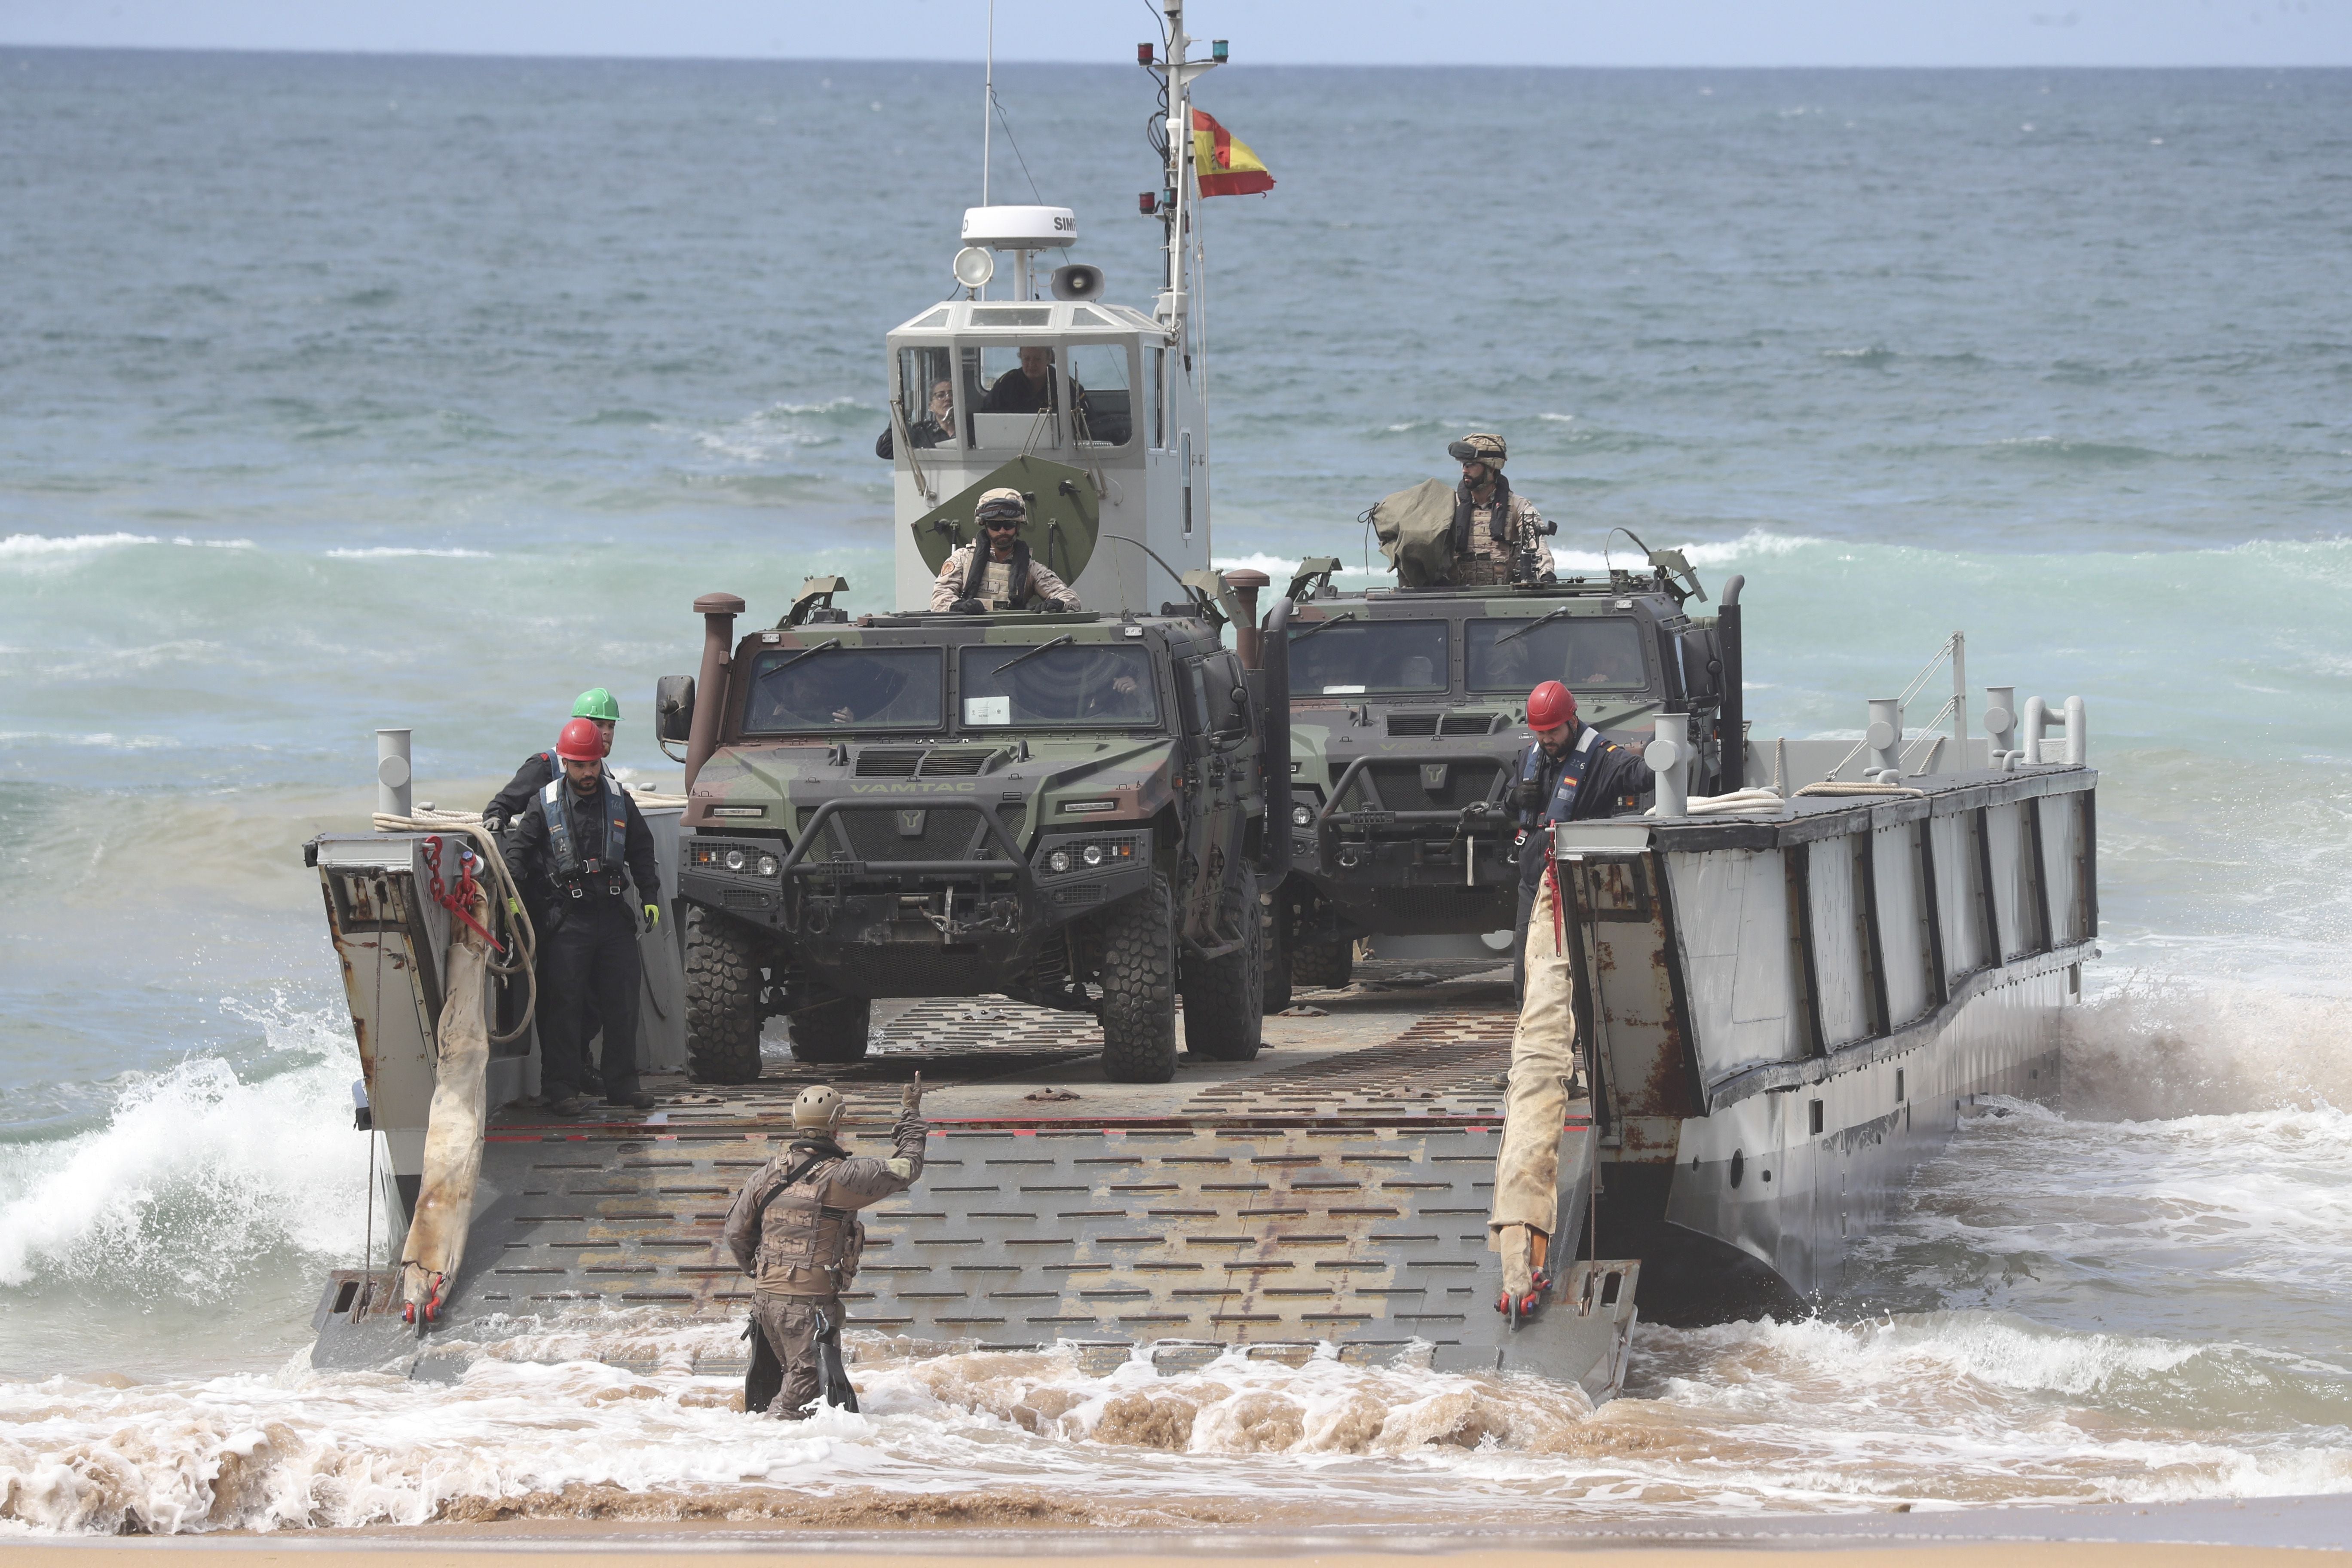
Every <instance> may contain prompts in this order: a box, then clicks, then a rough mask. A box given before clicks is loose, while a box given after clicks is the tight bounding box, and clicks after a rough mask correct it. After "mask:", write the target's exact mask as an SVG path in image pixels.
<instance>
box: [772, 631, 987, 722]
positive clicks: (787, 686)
mask: <svg viewBox="0 0 2352 1568" xmlns="http://www.w3.org/2000/svg"><path fill="white" fill-rule="evenodd" d="M940 674H941V668H940V654H939V650H938V649H937V648H928V647H840V646H835V647H824V645H823V643H822V642H821V641H820V642H817V643H812V644H811V645H810V646H809V647H805V648H789V647H780V648H770V649H767V650H765V651H764V652H762V653H761V655H760V657H759V658H757V659H755V660H753V661H752V665H751V679H750V681H748V682H747V683H746V684H747V686H748V687H749V690H748V692H747V693H746V694H745V697H744V700H743V732H744V733H745V734H747V735H772V734H778V733H789V732H792V731H806V730H824V731H840V730H936V729H938V728H939V727H940V720H941V719H942V718H943V717H944V716H945V715H944V714H943V712H942V711H941V710H942V708H943V706H944V702H945V697H944V694H943V692H942V691H941V689H940V688H941V685H942V681H941V679H940Z"/></svg>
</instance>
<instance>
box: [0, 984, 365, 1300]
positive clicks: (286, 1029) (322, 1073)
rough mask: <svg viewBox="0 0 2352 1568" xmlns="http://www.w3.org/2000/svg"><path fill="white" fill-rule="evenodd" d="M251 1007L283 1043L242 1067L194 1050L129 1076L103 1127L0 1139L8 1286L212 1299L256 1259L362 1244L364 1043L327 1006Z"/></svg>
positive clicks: (0, 1264)
mask: <svg viewBox="0 0 2352 1568" xmlns="http://www.w3.org/2000/svg"><path fill="white" fill-rule="evenodd" d="M231 1010H232V1011H235V1010H236V1009H234V1008H232V1009H231ZM247 1017H248V1021H251V1022H256V1023H258V1024H260V1025H261V1026H263V1029H264V1031H265V1035H266V1037H268V1039H269V1041H270V1042H271V1045H272V1047H274V1048H273V1049H271V1050H270V1051H269V1052H268V1054H267V1055H266V1056H265V1057H264V1058H262V1059H261V1061H260V1062H259V1063H258V1064H257V1066H255V1067H250V1068H247V1069H246V1071H245V1072H244V1073H243V1074H242V1075H240V1073H239V1072H238V1071H237V1070H236V1069H235V1068H231V1067H230V1065H229V1064H228V1063H227V1062H226V1061H223V1060H220V1059H218V1058H211V1057H195V1058H189V1059H187V1060H185V1061H184V1062H182V1063H180V1064H178V1065H177V1066H175V1067H173V1068H169V1069H167V1070H165V1071H163V1072H159V1073H155V1074H152V1075H143V1076H140V1077H136V1078H134V1079H131V1082H130V1083H129V1085H128V1087H127V1088H126V1089H124V1091H123V1093H122V1094H121V1097H120V1099H119V1100H117V1101H116V1103H115V1106H114V1109H113V1111H112V1113H111V1114H110V1117H109V1118H108V1121H107V1123H106V1125H105V1126H103V1127H100V1128H96V1129H93V1130H91V1131H86V1132H81V1133H78V1134H75V1135H73V1136H71V1137H68V1138H65V1139H61V1140H50V1141H42V1142H25V1143H14V1144H8V1145H5V1146H0V1285H6V1286H22V1285H26V1284H27V1283H33V1282H44V1283H46V1282H52V1281H58V1280H74V1281H79V1282H82V1283H85V1284H87V1285H89V1287H91V1288H94V1289H103V1290H107V1291H110V1292H120V1291H124V1290H128V1291H131V1292H132V1293H134V1294H139V1295H155V1296H166V1295H168V1296H170V1297H172V1298H173V1299H175V1300H189V1299H192V1298H193V1299H194V1300H217V1299H219V1298H220V1297H221V1296H222V1295H223V1293H224V1292H226V1290H228V1289H230V1288H231V1287H232V1286H233V1285H234V1283H235V1280H236V1276H237V1275H238V1274H239V1273H240V1271H241V1270H242V1269H244V1268H246V1267H247V1266H248V1265H250V1264H251V1263H253V1262H255V1261H256V1260H258V1259H262V1258H268V1257H273V1256H276V1255H279V1254H281V1253H284V1252H286V1251H289V1250H291V1251H293V1252H296V1253H300V1254H308V1255H317V1256H326V1255H330V1254H332V1255H338V1256H340V1255H345V1254H352V1255H355V1254H356V1253H357V1251H358V1249H359V1246H360V1240H361V1232H362V1226H363V1225H364V1214H365V1210H364V1195H363V1194H364V1187H365V1181H364V1172H365V1169H366V1161H367V1151H366V1147H365V1141H364V1140H361V1139H354V1138H353V1137H352V1135H351V1131H350V1114H349V1105H350V1100H349V1089H348V1085H349V1084H350V1082H351V1080H352V1079H353V1078H354V1077H355V1076H357V1072H358V1057H357V1053H356V1051H355V1050H354V1048H353V1047H352V1045H351V1044H350V1042H349V1038H348V1036H347V1034H345V1033H343V1032H342V1031H341V1028H340V1027H339V1025H338V1024H337V1023H336V1022H335V1021H333V1020H331V1019H330V1018H329V1017H328V1016H326V1015H324V1014H315V1015H306V1014H300V1013H295V1012H290V1011H284V1010H280V1011H278V1012H275V1013H271V1014H267V1015H263V1014H252V1013H250V1012H248V1013H247Z"/></svg>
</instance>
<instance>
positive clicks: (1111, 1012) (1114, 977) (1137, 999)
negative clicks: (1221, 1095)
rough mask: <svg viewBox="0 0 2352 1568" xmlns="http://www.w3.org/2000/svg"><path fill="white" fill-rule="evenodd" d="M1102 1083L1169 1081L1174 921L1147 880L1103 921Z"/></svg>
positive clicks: (1158, 884)
mask: <svg viewBox="0 0 2352 1568" xmlns="http://www.w3.org/2000/svg"><path fill="white" fill-rule="evenodd" d="M1102 993H1103V996H1102V1032H1103V1076H1104V1077H1105V1078H1108V1079H1110V1081H1111V1082H1113V1083H1166V1082H1167V1081H1168V1080H1169V1079H1171V1078H1174V1077H1175V1076H1176V921H1175V915H1174V911H1173V910H1171V907H1170V902H1169V897H1168V882H1167V879H1165V878H1162V877H1154V878H1152V879H1151V886H1150V887H1149V888H1146V889H1144V890H1143V891H1141V892H1139V893H1136V894H1132V895H1130V896H1129V897H1128V898H1124V899H1121V900H1119V901H1118V903H1116V904H1113V905H1112V906H1111V907H1110V908H1109V910H1107V911H1105V913H1104V916H1103V957H1102Z"/></svg>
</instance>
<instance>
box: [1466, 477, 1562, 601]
mask: <svg viewBox="0 0 2352 1568" xmlns="http://www.w3.org/2000/svg"><path fill="white" fill-rule="evenodd" d="M1506 500H1507V502H1508V504H1509V507H1510V517H1509V521H1508V523H1507V526H1506V528H1505V532H1506V534H1507V537H1506V538H1504V539H1501V540H1497V539H1496V537H1495V536H1494V532H1493V526H1494V521H1495V509H1494V508H1493V507H1492V506H1491V505H1489V506H1475V505H1474V506H1473V507H1472V508H1471V509H1470V553H1469V554H1467V555H1460V556H1456V557H1455V558H1454V581H1455V582H1456V583H1459V584H1462V585H1463V586H1464V587H1466V588H1484V587H1490V586H1492V585H1494V584H1497V583H1507V582H1509V581H1511V569H1512V563H1513V562H1514V561H1515V560H1516V559H1517V556H1518V545H1519V540H1520V539H1521V538H1522V537H1524V535H1523V533H1522V531H1523V530H1526V529H1531V528H1534V527H1536V526H1537V525H1538V524H1540V523H1541V522H1542V521H1543V514H1542V513H1541V512H1539V511H1538V510H1536V503H1535V502H1533V501H1531V500H1528V498H1527V497H1525V496H1523V495H1521V494H1520V493H1519V492H1518V491H1517V490H1513V491H1511V493H1510V494H1509V496H1508V497H1507V498H1506ZM1533 537H1534V540H1535V560H1536V577H1537V578H1538V580H1540V579H1542V578H1546V577H1549V576H1551V575H1553V567H1552V556H1551V542H1550V541H1549V540H1547V539H1546V538H1544V536H1543V535H1542V534H1540V533H1538V534H1536V535H1534V536H1533Z"/></svg>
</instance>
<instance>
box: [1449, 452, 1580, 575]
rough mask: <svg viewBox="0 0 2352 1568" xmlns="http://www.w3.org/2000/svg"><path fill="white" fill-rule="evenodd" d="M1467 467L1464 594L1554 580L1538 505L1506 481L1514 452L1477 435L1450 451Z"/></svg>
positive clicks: (1457, 561)
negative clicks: (1505, 467)
mask: <svg viewBox="0 0 2352 1568" xmlns="http://www.w3.org/2000/svg"><path fill="white" fill-rule="evenodd" d="M1445 453H1446V456H1448V457H1450V458H1453V459H1454V461H1455V462H1457V463H1460V464H1461V465H1462V484H1461V486H1460V488H1459V489H1456V490H1455V491H1454V582H1455V583H1456V584H1460V585H1461V586H1463V587H1465V588H1484V587H1491V586H1493V585H1494V584H1498V583H1549V582H1550V581H1552V579H1553V568H1552V558H1551V546H1550V545H1549V544H1548V543H1546V542H1544V536H1545V535H1546V534H1548V533H1549V532H1550V531H1551V525H1550V524H1549V523H1547V522H1545V521H1544V520H1543V514H1542V513H1541V512H1539V511H1538V510H1536V507H1535V503H1534V502H1533V501H1531V500H1528V498H1527V497H1525V496H1523V495H1521V494H1519V492H1518V491H1517V490H1515V489H1512V488H1511V481H1510V480H1508V479H1505V478H1504V477H1503V465H1504V463H1506V462H1507V461H1508V460H1509V458H1510V455H1511V454H1510V448H1509V447H1508V446H1507V444H1506V443H1505V442H1504V440H1503V438H1502V437H1500V436H1496V435H1494V434H1492V433H1491V432H1488V431H1484V430H1481V431H1477V432H1475V433H1473V434H1471V435H1468V436H1465V437H1463V438H1462V439H1461V440H1459V441H1456V442H1454V443H1453V444H1452V445H1450V446H1448V447H1446V448H1445Z"/></svg>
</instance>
